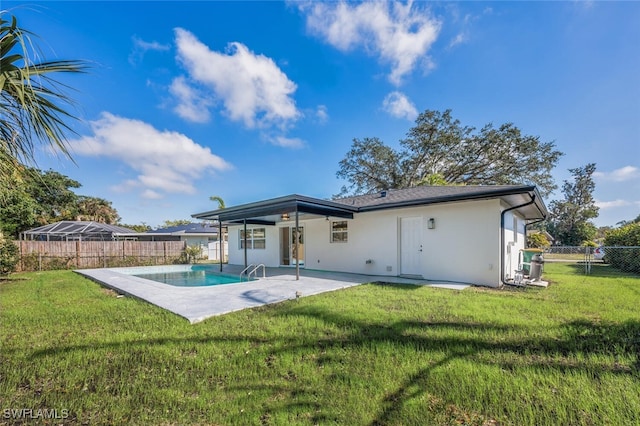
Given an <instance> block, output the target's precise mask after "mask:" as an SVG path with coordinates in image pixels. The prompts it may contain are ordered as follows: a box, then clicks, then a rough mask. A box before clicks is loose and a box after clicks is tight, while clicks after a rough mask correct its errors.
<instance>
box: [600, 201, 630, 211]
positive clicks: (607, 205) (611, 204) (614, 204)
mask: <svg viewBox="0 0 640 426" xmlns="http://www.w3.org/2000/svg"><path fill="white" fill-rule="evenodd" d="M595 204H596V206H598V207H599V208H600V209H602V210H607V209H614V208H618V207H627V206H631V205H633V204H634V203H633V202H632V201H627V200H614V201H596V203H595Z"/></svg>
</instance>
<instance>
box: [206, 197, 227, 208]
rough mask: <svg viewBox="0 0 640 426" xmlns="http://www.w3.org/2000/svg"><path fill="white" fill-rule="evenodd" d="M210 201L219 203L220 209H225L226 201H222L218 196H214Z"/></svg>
mask: <svg viewBox="0 0 640 426" xmlns="http://www.w3.org/2000/svg"><path fill="white" fill-rule="evenodd" d="M209 199H210V200H211V201H217V202H218V209H224V207H225V206H224V200H223V199H222V197H219V196H217V195H212V196H211V197H209Z"/></svg>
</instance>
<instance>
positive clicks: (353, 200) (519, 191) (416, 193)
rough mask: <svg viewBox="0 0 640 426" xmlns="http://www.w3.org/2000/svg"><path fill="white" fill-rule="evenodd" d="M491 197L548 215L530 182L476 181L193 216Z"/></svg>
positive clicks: (346, 209) (288, 200)
mask: <svg viewBox="0 0 640 426" xmlns="http://www.w3.org/2000/svg"><path fill="white" fill-rule="evenodd" d="M492 198H500V199H501V200H503V201H504V202H505V203H506V204H507V205H509V206H510V207H516V206H519V207H518V208H517V210H518V211H519V212H520V213H521V214H522V215H523V216H524V217H525V219H527V220H537V219H542V218H544V217H546V215H547V209H546V207H545V205H544V202H543V201H542V198H541V197H540V194H539V193H538V190H537V189H536V187H535V186H533V185H487V186H483V185H478V186H419V187H415V188H406V189H398V190H388V191H381V192H376V193H373V194H367V195H360V196H355V197H346V198H340V199H335V200H331V201H328V200H321V199H317V198H311V197H305V196H301V195H296V194H294V195H288V196H285V197H279V198H273V199H270V200H264V201H258V202H255V203H249V204H243V205H240V206H234V207H227V208H225V209H218V210H213V211H209V212H204V213H197V214H194V215H192V217H194V218H197V219H217V220H222V221H238V220H250V222H249V221H248V222H247V223H265V224H274V223H275V222H278V221H279V218H280V217H283V215H285V214H287V213H291V212H298V213H299V214H300V213H302V215H321V216H332V217H343V218H353V214H354V213H362V212H368V211H374V210H383V209H391V208H401V207H412V206H421V205H429V204H438V203H445V202H454V201H468V200H479V199H492Z"/></svg>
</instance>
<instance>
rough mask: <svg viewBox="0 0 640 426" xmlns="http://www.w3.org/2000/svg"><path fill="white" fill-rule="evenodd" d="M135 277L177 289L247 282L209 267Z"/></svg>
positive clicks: (196, 267)
mask: <svg viewBox="0 0 640 426" xmlns="http://www.w3.org/2000/svg"><path fill="white" fill-rule="evenodd" d="M134 276H136V277H140V278H144V279H147V280H153V281H158V282H161V283H165V284H169V285H173V286H176V287H206V286H212V285H221V284H237V283H240V282H247V280H246V279H244V280H243V281H240V278H239V277H238V276H237V275H228V274H221V273H220V272H217V271H214V270H213V269H212V268H211V267H207V266H200V267H198V266H194V267H193V268H192V269H191V270H190V271H179V272H152V273H143V274H135V275H134Z"/></svg>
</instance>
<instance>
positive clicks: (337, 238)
mask: <svg viewBox="0 0 640 426" xmlns="http://www.w3.org/2000/svg"><path fill="white" fill-rule="evenodd" d="M347 240H348V232H347V221H346V220H340V221H337V222H331V242H332V243H346V242H347Z"/></svg>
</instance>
